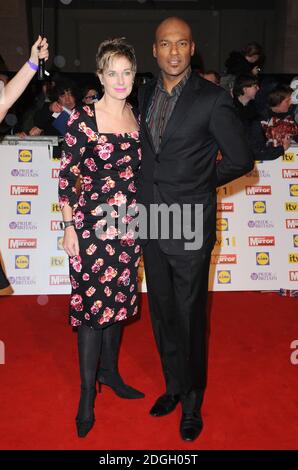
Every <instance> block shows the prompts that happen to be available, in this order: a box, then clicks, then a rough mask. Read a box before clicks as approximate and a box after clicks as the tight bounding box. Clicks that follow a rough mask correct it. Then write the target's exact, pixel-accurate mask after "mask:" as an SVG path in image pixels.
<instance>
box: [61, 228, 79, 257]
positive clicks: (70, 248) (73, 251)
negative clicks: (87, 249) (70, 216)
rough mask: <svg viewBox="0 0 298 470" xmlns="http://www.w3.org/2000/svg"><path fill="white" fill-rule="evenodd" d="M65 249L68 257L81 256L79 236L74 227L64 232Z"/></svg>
mask: <svg viewBox="0 0 298 470" xmlns="http://www.w3.org/2000/svg"><path fill="white" fill-rule="evenodd" d="M63 249H64V250H65V251H66V253H67V254H68V256H78V255H79V254H80V250H79V241H78V236H77V234H76V231H75V229H74V227H73V225H70V226H69V227H67V228H66V229H65V230H64V238H63Z"/></svg>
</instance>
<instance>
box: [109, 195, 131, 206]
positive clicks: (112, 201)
mask: <svg viewBox="0 0 298 470" xmlns="http://www.w3.org/2000/svg"><path fill="white" fill-rule="evenodd" d="M126 201H127V197H126V195H125V194H123V193H122V191H118V192H117V193H116V194H114V196H112V197H110V198H109V199H108V200H107V203H108V204H109V205H110V206H118V207H119V206H121V205H122V204H125V203H126Z"/></svg>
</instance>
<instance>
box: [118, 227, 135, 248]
mask: <svg viewBox="0 0 298 470" xmlns="http://www.w3.org/2000/svg"><path fill="white" fill-rule="evenodd" d="M134 244H135V241H134V232H133V231H132V230H128V231H127V233H126V234H124V235H123V236H122V237H121V240H120V245H121V246H133V245H134Z"/></svg>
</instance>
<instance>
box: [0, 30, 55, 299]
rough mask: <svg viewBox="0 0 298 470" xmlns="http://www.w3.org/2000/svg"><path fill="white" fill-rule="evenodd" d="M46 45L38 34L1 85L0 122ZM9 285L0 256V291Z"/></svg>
mask: <svg viewBox="0 0 298 470" xmlns="http://www.w3.org/2000/svg"><path fill="white" fill-rule="evenodd" d="M48 47H49V46H48V42H47V39H46V38H41V36H39V37H38V39H37V41H36V42H35V43H34V44H33V46H32V48H31V55H30V58H29V60H28V61H27V62H26V64H24V65H23V67H22V68H21V69H20V70H19V71H18V73H17V74H16V75H15V76H14V77H13V78H12V79H11V80H10V81H9V82H8V83H7V84H4V85H2V88H1V90H0V122H2V121H3V119H4V117H5V115H6V113H7V111H8V110H9V109H10V108H11V106H12V105H13V104H14V102H15V101H16V100H17V99H18V98H19V97H20V96H21V94H22V93H23V91H24V90H25V88H26V87H27V85H28V84H29V82H30V81H31V80H32V78H33V77H34V75H35V74H36V72H37V69H38V60H39V59H45V60H48V57H49V51H48ZM9 286H10V284H9V281H8V279H7V277H6V275H5V273H4V270H3V268H2V264H1V256H0V291H1V290H4V289H8V288H9ZM5 292H6V290H5Z"/></svg>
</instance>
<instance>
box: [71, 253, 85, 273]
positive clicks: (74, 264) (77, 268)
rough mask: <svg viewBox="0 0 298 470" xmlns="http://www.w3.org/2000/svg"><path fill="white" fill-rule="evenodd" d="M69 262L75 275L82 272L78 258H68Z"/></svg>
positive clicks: (79, 258)
mask: <svg viewBox="0 0 298 470" xmlns="http://www.w3.org/2000/svg"><path fill="white" fill-rule="evenodd" d="M69 262H70V264H71V266H72V267H73V269H74V270H75V271H76V272H77V273H80V272H81V271H82V263H81V257H80V256H71V257H70V258H69Z"/></svg>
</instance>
